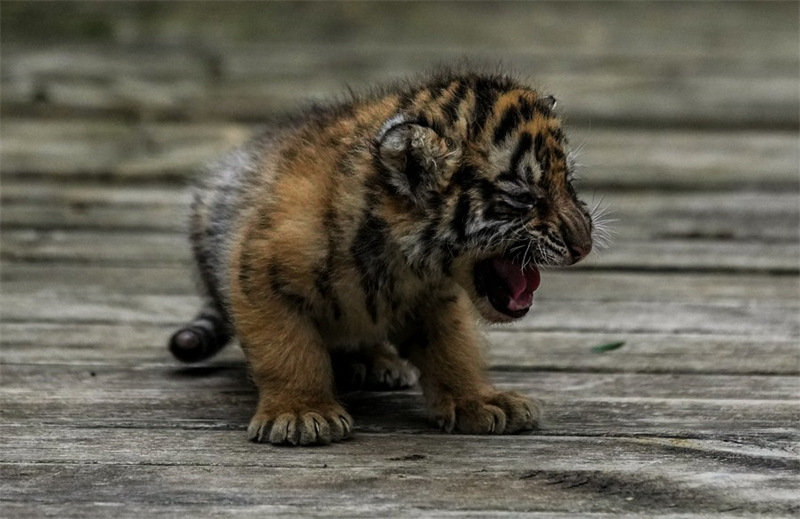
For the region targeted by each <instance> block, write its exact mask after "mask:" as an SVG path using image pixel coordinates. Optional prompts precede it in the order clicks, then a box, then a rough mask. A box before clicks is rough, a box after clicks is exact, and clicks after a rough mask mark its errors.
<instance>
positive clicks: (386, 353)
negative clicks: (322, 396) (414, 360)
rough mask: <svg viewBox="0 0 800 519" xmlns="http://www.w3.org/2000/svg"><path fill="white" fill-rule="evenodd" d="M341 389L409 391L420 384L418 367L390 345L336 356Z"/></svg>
mask: <svg viewBox="0 0 800 519" xmlns="http://www.w3.org/2000/svg"><path fill="white" fill-rule="evenodd" d="M331 356H332V360H333V372H334V377H335V379H336V384H337V386H339V387H341V388H344V389H374V390H386V389H405V388H409V387H411V386H413V385H414V384H416V383H417V378H418V373H417V370H416V368H414V366H412V365H411V363H409V362H408V361H407V360H405V359H402V358H400V355H398V354H397V350H396V349H395V347H394V346H392V345H391V344H390V343H389V342H381V343H378V344H371V345H368V346H361V347H359V348H358V349H357V350H355V351H342V352H335V353H332V355H331Z"/></svg>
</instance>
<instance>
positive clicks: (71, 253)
mask: <svg viewBox="0 0 800 519" xmlns="http://www.w3.org/2000/svg"><path fill="white" fill-rule="evenodd" d="M3 235H4V240H3V245H4V247H3V249H2V251H0V254H1V255H2V256H1V257H2V258H3V259H5V260H11V261H14V262H27V263H48V264H66V265H97V266H117V267H137V266H138V267H141V266H148V267H167V266H184V267H187V268H188V266H189V263H190V257H191V253H190V250H189V247H187V239H186V237H185V236H182V235H179V234H175V233H156V232H149V231H146V232H136V231H89V230H77V231H59V230H45V231H37V230H35V229H25V230H13V231H6V232H4V233H3ZM798 258H800V243H798V242H794V241H788V242H769V241H768V242H766V243H761V242H754V241H744V242H734V241H730V240H724V239H723V240H697V239H692V238H686V237H681V238H671V237H668V238H665V239H654V240H639V241H620V242H617V243H615V244H614V245H613V247H611V248H610V249H609V250H607V251H602V252H601V253H600V254H593V255H592V256H590V257H589V258H587V260H586V261H585V262H582V263H581V264H580V265H578V266H577V267H576V270H578V269H599V270H626V269H627V270H637V269H638V270H648V271H664V270H673V271H674V270H677V271H690V272H691V271H701V272H719V273H724V272H747V273H759V272H761V273H774V274H781V273H783V274H796V273H797V272H798V270H800V266H798Z"/></svg>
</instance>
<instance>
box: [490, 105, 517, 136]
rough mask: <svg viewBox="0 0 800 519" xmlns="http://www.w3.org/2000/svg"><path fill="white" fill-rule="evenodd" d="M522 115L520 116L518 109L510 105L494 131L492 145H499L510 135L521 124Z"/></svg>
mask: <svg viewBox="0 0 800 519" xmlns="http://www.w3.org/2000/svg"><path fill="white" fill-rule="evenodd" d="M521 120H522V115H521V114H520V111H519V107H517V106H516V105H512V106H510V107H508V109H507V110H506V112H505V113H504V114H503V117H502V118H501V119H500V123H499V124H498V125H497V127H495V129H494V143H495V144H500V143H501V142H503V141H504V140H505V139H506V137H508V134H509V133H511V132H512V131H513V130H514V129H515V128H516V127H517V126H518V125H519V123H520V122H521Z"/></svg>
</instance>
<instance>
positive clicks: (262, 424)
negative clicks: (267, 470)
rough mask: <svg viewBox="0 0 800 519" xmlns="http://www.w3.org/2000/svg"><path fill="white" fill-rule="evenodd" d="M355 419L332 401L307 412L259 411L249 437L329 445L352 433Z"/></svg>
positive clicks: (296, 443)
mask: <svg viewBox="0 0 800 519" xmlns="http://www.w3.org/2000/svg"><path fill="white" fill-rule="evenodd" d="M352 428H353V419H352V418H351V417H350V415H349V414H347V411H345V410H344V409H343V408H342V407H341V406H340V405H338V404H329V405H327V406H319V409H310V408H309V409H306V410H304V411H291V410H287V411H283V412H273V413H264V412H260V411H259V412H257V413H256V414H255V415H254V416H253V418H252V419H251V420H250V425H249V426H248V427H247V437H248V438H249V439H250V441H253V442H258V443H271V444H273V445H328V444H329V443H331V442H338V441H342V440H344V439H346V438H348V437H349V436H350V431H351V430H352Z"/></svg>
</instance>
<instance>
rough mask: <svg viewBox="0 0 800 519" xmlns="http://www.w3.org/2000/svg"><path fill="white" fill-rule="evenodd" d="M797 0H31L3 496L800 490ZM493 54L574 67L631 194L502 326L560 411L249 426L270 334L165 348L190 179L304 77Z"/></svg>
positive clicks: (782, 508) (530, 376) (499, 509)
mask: <svg viewBox="0 0 800 519" xmlns="http://www.w3.org/2000/svg"><path fill="white" fill-rule="evenodd" d="M799 11H800V4H798V3H797V2H785V3H779V2H756V3H747V2H735V3H716V2H688V3H679V2H667V3H653V2H631V3H624V2H622V3H620V2H616V3H607V2H590V3H579V2H554V3H536V4H529V3H517V2H515V3H502V4H482V3H468V4H452V3H436V4H428V3H410V4H407V3H401V4H394V3H393V4H372V3H345V4H339V3H324V4H282V3H278V4H263V3H257V4H256V3H244V4H230V3H219V4H211V3H204V4H203V5H202V7H201V6H199V5H197V4H187V3H166V4H159V5H154V4H149V3H142V2H140V3H128V4H122V3H116V2H114V3H100V4H95V3H89V4H79V3H55V4H42V3H38V2H3V5H2V18H1V20H2V31H1V32H0V34H1V35H2V47H1V48H0V50H1V51H2V77H1V78H0V79H1V82H0V95H1V96H2V97H0V101H2V106H1V108H2V141H1V144H2V156H1V157H0V158H1V160H2V186H1V194H2V214H1V217H2V220H1V221H2V243H0V252H1V253H2V271H1V273H2V289H1V290H2V296H1V297H2V299H1V303H2V306H1V307H0V308H1V310H2V322H1V323H0V334H2V352H1V354H2V366H1V369H2V371H1V372H0V376H1V377H2V379H1V381H0V420H1V421H0V516H2V517H16V518H28V517H30V518H38V517H44V516H59V517H80V518H85V517H110V516H113V517H116V518H125V517H157V516H158V517H161V516H163V517H185V516H187V515H194V516H212V515H214V516H217V515H219V516H232V515H256V514H258V515H260V516H264V517H272V516H283V515H285V516H290V515H291V516H295V517H306V516H321V517H334V516H341V517H365V518H372V517H416V516H437V517H479V516H480V517H483V516H489V515H490V516H495V517H523V516H524V517H529V516H532V517H575V516H578V515H580V514H586V515H591V516H593V517H594V516H598V517H617V516H623V515H624V516H629V517H640V516H659V517H660V516H670V517H695V516H699V517H708V516H715V517H731V516H770V517H780V516H785V517H797V516H798V514H800V442H799V441H798V440H799V439H800V424H799V423H798V422H799V417H800V377H799V376H798V375H800V179H799V178H798V168H799V167H800V151H799V150H798V138H799V137H800V131H799V127H800V121H799V119H800V101H799V100H798V97H800V79H799V77H798V74H799V70H800V56H799V54H800V51H799V50H798V44H800V30H799V29H798V24H799V23H800V12H799ZM464 55H468V56H473V57H476V58H477V59H479V60H484V61H489V62H491V61H495V60H498V59H501V60H503V61H504V62H505V63H507V64H508V65H509V66H513V68H515V69H516V70H518V71H520V72H522V73H524V74H527V75H530V76H531V77H532V78H534V79H535V81H536V82H537V83H539V84H541V85H543V86H545V87H546V88H547V89H548V90H549V91H552V92H553V93H555V94H556V95H557V97H558V98H559V101H560V103H559V106H560V107H561V110H562V112H563V113H564V114H565V115H566V118H567V122H568V126H569V129H570V130H571V132H570V133H571V136H572V137H571V140H572V141H573V142H575V143H579V144H581V145H582V146H583V154H582V162H584V163H585V164H586V166H585V168H584V170H583V172H582V174H581V176H582V177H583V180H582V182H581V186H580V189H581V191H582V192H583V193H584V194H585V196H586V198H588V199H589V200H592V199H594V200H599V199H602V200H603V204H604V205H606V206H608V207H609V208H610V209H611V210H612V211H613V218H616V219H617V222H615V228H616V239H615V242H614V244H613V245H612V246H611V247H610V248H609V249H608V250H607V251H605V252H602V253H600V254H593V255H592V257H591V259H590V260H589V261H587V262H586V263H585V264H583V265H581V266H580V267H579V268H575V269H570V270H568V271H548V272H545V273H544V275H543V283H542V289H541V292H540V293H537V302H536V304H535V307H534V311H533V312H532V313H531V315H530V317H527V318H526V319H524V320H523V321H522V322H520V323H518V324H515V325H513V326H510V327H506V328H496V329H492V330H490V331H489V338H490V340H491V343H492V348H491V351H490V352H488V356H489V359H490V361H491V366H492V371H493V377H494V378H495V380H496V381H497V382H498V383H499V384H500V385H501V386H503V387H506V388H515V389H518V390H520V391H524V392H526V393H529V394H531V395H536V396H538V397H540V398H542V399H543V400H544V401H545V403H546V409H545V416H546V422H545V424H544V426H543V428H542V429H541V430H539V431H536V432H534V433H532V434H525V435H517V436H506V437H469V436H448V435H443V434H439V433H438V432H437V431H436V430H435V429H434V428H433V427H431V426H430V425H429V424H428V423H427V422H426V420H425V415H424V410H423V407H422V403H421V398H420V395H419V393H418V391H414V390H412V391H405V392H394V393H352V394H347V395H345V396H344V400H345V402H346V405H347V407H348V409H349V410H350V412H351V414H352V415H353V416H354V418H355V421H356V430H355V437H354V438H353V439H352V440H351V441H348V442H345V443H342V444H338V445H333V446H330V447H325V448H313V449H291V448H275V447H271V446H267V445H256V444H252V443H249V442H248V441H247V440H246V438H245V433H244V429H245V426H246V423H247V421H248V419H249V415H250V413H251V411H252V409H253V407H254V404H255V394H254V390H253V388H252V387H251V385H250V383H249V382H248V380H247V375H246V371H245V366H244V361H243V356H242V354H241V351H240V350H239V349H238V348H236V347H230V348H228V349H227V350H226V351H225V352H224V353H223V354H222V355H220V356H219V357H218V358H216V359H214V360H212V361H210V362H208V363H207V364H204V365H200V366H184V365H179V364H178V363H177V362H176V361H174V360H173V359H171V358H170V356H169V354H168V352H167V349H166V347H165V342H166V339H167V337H168V335H169V334H170V333H171V331H172V330H173V328H174V327H175V326H176V325H177V324H179V323H181V322H183V321H184V320H185V319H186V318H188V317H190V316H191V315H192V313H193V311H194V309H195V306H196V304H197V299H196V297H195V295H194V292H193V286H192V282H191V275H190V269H189V263H188V261H189V249H188V246H187V240H186V238H185V237H184V233H183V221H184V215H185V212H186V206H187V202H188V196H187V193H186V191H185V189H184V185H185V183H186V179H187V178H189V176H190V175H191V174H192V171H193V169H194V168H195V167H196V166H197V165H198V164H200V163H202V162H203V161H204V160H206V159H207V158H210V157H213V156H214V155H215V154H217V153H219V152H221V151H222V150H224V149H226V148H228V147H230V146H232V145H233V144H235V143H237V142H240V141H241V140H242V139H243V138H245V137H246V136H247V135H248V134H249V133H250V132H252V131H253V130H254V128H255V126H256V125H257V124H258V122H259V121H261V120H263V118H265V117H268V116H270V115H271V114H275V113H278V112H281V111H283V110H285V109H287V108H288V107H291V106H294V105H297V104H298V103H300V102H301V101H302V100H303V99H306V98H308V97H313V98H319V97H325V96H330V95H332V94H333V95H335V94H336V93H338V92H341V91H342V90H343V89H344V88H345V87H346V86H347V85H352V86H355V87H357V88H358V87H364V86H368V85H370V84H372V83H373V82H375V81H376V80H383V79H387V78H391V77H397V76H402V75H404V74H407V73H410V72H414V71H419V70H421V69H422V68H424V67H425V66H426V65H429V64H431V63H436V62H445V63H447V62H451V61H453V60H457V59H459V57H461V56H464ZM617 341H624V342H625V344H624V345H623V346H622V347H621V348H619V349H616V350H613V351H606V352H604V353H598V352H596V351H595V350H593V347H594V346H597V345H602V344H607V343H611V342H617Z"/></svg>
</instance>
